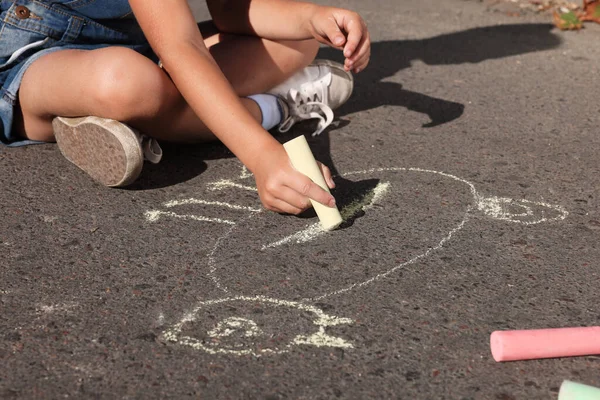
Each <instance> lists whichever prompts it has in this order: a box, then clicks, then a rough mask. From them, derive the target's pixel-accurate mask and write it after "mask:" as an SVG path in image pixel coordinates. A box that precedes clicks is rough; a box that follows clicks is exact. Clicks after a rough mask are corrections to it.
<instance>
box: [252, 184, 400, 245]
mask: <svg viewBox="0 0 600 400" xmlns="http://www.w3.org/2000/svg"><path fill="white" fill-rule="evenodd" d="M389 188H390V183H389V182H384V183H378V184H377V186H376V187H375V188H374V189H373V190H372V191H371V192H370V193H368V194H367V195H366V196H365V197H363V198H362V199H360V200H357V201H355V202H353V203H351V204H349V205H347V206H346V207H344V209H343V210H342V211H341V212H340V214H341V215H342V220H343V221H347V220H349V219H350V218H352V217H354V216H355V215H356V214H357V213H358V212H359V211H360V210H367V209H369V208H371V207H372V206H373V204H376V203H377V202H378V201H379V200H380V199H381V198H382V197H383V195H384V194H385V193H386V192H387V191H388V190H389ZM365 203H366V204H365ZM326 233H327V231H326V230H325V229H323V227H322V226H321V224H320V223H319V222H317V223H314V224H312V225H309V226H308V227H307V228H306V229H304V230H302V231H299V232H296V233H294V234H291V235H289V236H286V237H284V238H283V239H281V240H278V241H275V242H273V243H270V244H266V245H263V246H262V248H261V250H265V249H268V248H273V247H279V246H282V245H284V244H287V243H290V242H293V243H296V244H301V243H306V242H310V241H312V240H315V239H316V238H318V237H319V236H322V235H324V234H326Z"/></svg>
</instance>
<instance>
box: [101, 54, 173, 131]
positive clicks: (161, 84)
mask: <svg viewBox="0 0 600 400" xmlns="http://www.w3.org/2000/svg"><path fill="white" fill-rule="evenodd" d="M102 50H103V53H101V54H97V55H96V56H98V57H97V58H98V59H97V60H96V62H95V64H94V65H95V66H96V69H95V74H96V78H95V81H96V83H97V86H96V89H95V93H94V96H95V101H96V103H97V104H98V107H99V108H100V109H101V110H102V114H104V115H102V116H103V117H106V118H112V119H117V120H128V119H131V118H135V117H137V116H140V115H153V114H156V113H159V112H160V111H161V110H162V109H164V108H168V107H172V105H173V104H172V103H174V102H177V101H178V100H179V98H180V95H179V92H178V91H177V89H176V88H175V85H174V84H173V83H172V82H171V80H170V79H169V78H168V76H167V75H166V74H165V72H164V71H162V70H161V69H160V68H159V67H158V66H157V65H155V64H154V63H153V62H152V61H151V60H149V59H147V58H146V57H144V56H142V55H140V54H138V53H136V52H135V51H133V50H130V49H127V48H122V47H121V48H109V49H102ZM98 51H100V50H98Z"/></svg>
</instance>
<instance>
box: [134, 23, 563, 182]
mask: <svg viewBox="0 0 600 400" xmlns="http://www.w3.org/2000/svg"><path fill="white" fill-rule="evenodd" d="M553 29H554V26H553V25H551V24H510V25H496V26H488V27H480V28H473V29H467V30H464V31H460V32H454V33H449V34H444V35H439V36H434V37H431V38H426V39H418V40H392V41H381V42H374V43H372V45H371V63H370V65H369V67H368V68H367V69H366V70H365V71H363V72H361V73H360V74H359V75H358V77H357V79H356V80H355V87H354V93H353V95H352V97H351V98H350V100H349V101H348V102H347V103H346V104H345V105H343V106H342V107H341V108H340V109H339V110H337V111H336V116H337V117H340V116H342V117H343V116H344V115H347V114H352V113H356V112H359V111H364V110H370V109H373V108H376V107H380V106H383V105H391V106H400V107H406V108H407V109H409V110H411V111H416V112H419V113H423V114H426V115H427V116H428V117H429V118H430V120H431V121H430V122H428V123H426V124H424V125H423V127H425V128H430V127H434V126H438V125H441V124H445V123H448V122H451V121H453V120H455V119H457V118H459V117H460V116H461V115H462V114H463V112H464V108H465V106H464V105H463V104H461V103H457V102H454V101H450V100H445V99H438V98H435V97H432V96H428V95H426V94H422V93H417V92H412V91H410V90H406V89H403V88H402V85H401V84H399V83H395V82H383V81H382V80H383V79H385V78H388V77H391V76H394V75H395V74H396V73H397V72H398V71H401V70H403V69H405V68H409V67H410V66H411V65H412V62H413V61H415V60H420V61H422V62H424V63H425V64H427V65H457V64H467V63H478V62H482V61H485V60H490V59H499V58H504V57H510V56H514V55H519V54H525V53H531V52H536V51H543V50H548V49H552V48H555V47H558V46H559V45H560V44H561V40H560V38H559V37H558V36H557V35H555V34H554V33H553V32H552V30H553ZM318 58H326V59H330V60H336V61H338V62H343V56H342V55H341V52H340V51H339V50H336V49H332V48H322V49H321V50H320V51H319V54H318ZM349 123H350V121H348V120H345V119H338V120H337V121H336V122H335V123H334V124H333V125H332V126H331V127H330V128H328V129H327V130H326V131H325V132H323V133H322V134H321V135H319V136H317V137H315V138H310V139H309V143H310V144H311V148H312V149H313V152H314V153H315V158H317V159H318V160H320V161H321V162H323V163H324V164H325V165H327V166H329V167H330V168H331V171H332V173H333V174H334V175H338V172H337V170H336V168H335V165H334V164H333V160H332V158H331V152H330V141H329V133H330V132H331V131H333V130H335V129H339V128H341V127H344V126H346V125H348V124H349ZM302 125H310V124H301V125H300V126H298V127H297V128H295V129H294V133H293V134H290V133H288V134H285V135H279V134H278V135H277V139H278V140H279V141H281V142H285V141H287V140H290V139H292V138H293V137H295V136H297V135H298V134H307V133H308V132H311V130H310V128H308V127H307V126H302ZM163 150H164V154H165V156H164V158H163V161H162V162H161V163H160V164H159V165H151V164H148V163H146V165H145V166H144V172H143V173H142V176H141V177H140V179H138V181H137V182H136V184H135V185H133V186H131V187H130V188H129V189H131V190H144V189H153V188H160V187H165V186H170V185H175V184H177V183H181V182H185V181H187V180H190V179H192V178H194V177H196V176H197V175H200V174H201V173H202V172H204V170H205V169H206V164H205V163H204V162H203V161H204V160H212V159H220V158H230V157H233V154H232V153H231V152H230V151H229V150H228V149H227V148H226V147H225V146H223V145H221V144H218V143H215V144H198V145H186V146H181V145H172V144H164V145H163ZM345 182H346V180H345V179H344V178H342V177H338V178H337V179H336V183H337V185H338V186H342V187H343V186H345V185H346V183H345ZM346 186H347V185H346ZM359 192H360V191H359Z"/></svg>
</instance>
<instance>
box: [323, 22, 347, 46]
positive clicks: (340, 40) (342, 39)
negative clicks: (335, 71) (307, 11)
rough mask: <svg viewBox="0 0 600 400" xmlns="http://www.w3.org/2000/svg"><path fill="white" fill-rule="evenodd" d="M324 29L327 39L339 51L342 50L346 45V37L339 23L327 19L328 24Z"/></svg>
mask: <svg viewBox="0 0 600 400" xmlns="http://www.w3.org/2000/svg"><path fill="white" fill-rule="evenodd" d="M324 25H325V26H324V27H323V28H322V29H323V31H324V33H325V35H326V36H327V39H328V40H329V41H330V42H331V44H333V45H334V46H336V47H337V48H338V49H342V48H343V46H344V44H345V43H346V36H345V35H344V33H343V32H342V30H341V29H340V27H339V25H338V22H337V21H336V19H335V18H333V17H329V18H327V23H326V24H324Z"/></svg>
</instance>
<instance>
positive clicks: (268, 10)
mask: <svg viewBox="0 0 600 400" xmlns="http://www.w3.org/2000/svg"><path fill="white" fill-rule="evenodd" d="M207 4H208V8H209V11H210V14H211V16H212V17H213V21H214V23H215V25H216V26H217V27H218V28H219V30H221V31H222V32H229V33H240V34H251V35H256V36H258V37H262V38H266V39H276V40H303V39H313V38H315V39H317V40H318V41H319V42H321V43H324V44H327V45H328V46H331V47H335V48H337V49H340V50H343V51H344V56H345V57H346V61H345V67H346V70H353V71H354V72H360V71H362V70H363V69H365V67H366V66H367V64H368V62H369V57H370V54H371V49H370V45H371V42H370V36H369V31H368V29H367V26H366V24H365V22H364V20H363V19H362V18H361V16H360V15H359V14H357V13H355V12H353V11H349V10H345V9H340V8H333V7H322V6H318V5H316V4H312V3H305V2H299V1H291V0H207Z"/></svg>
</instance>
